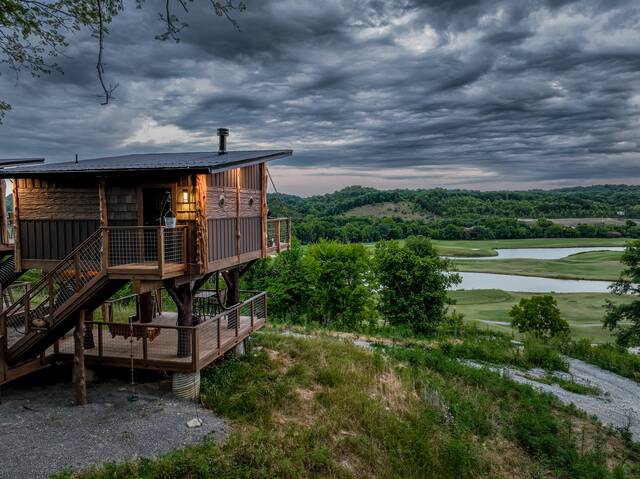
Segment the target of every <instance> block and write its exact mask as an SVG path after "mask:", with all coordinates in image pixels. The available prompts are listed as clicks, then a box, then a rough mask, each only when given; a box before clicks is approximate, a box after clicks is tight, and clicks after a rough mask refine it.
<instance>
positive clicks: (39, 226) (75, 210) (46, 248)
mask: <svg viewBox="0 0 640 479" xmlns="http://www.w3.org/2000/svg"><path fill="white" fill-rule="evenodd" d="M16 192H17V195H18V201H17V204H18V205H19V207H18V232H19V242H20V248H19V251H20V256H21V258H22V260H36V261H52V260H60V259H62V258H64V257H65V256H66V255H67V254H68V253H69V252H70V251H71V250H72V249H73V248H75V247H76V246H77V245H79V244H80V243H81V242H82V241H84V240H85V239H86V238H87V237H89V235H91V234H92V233H93V232H94V231H95V230H96V229H97V228H98V227H99V225H100V206H99V199H98V187H97V180H95V181H94V180H88V181H87V180H83V181H82V182H81V183H80V182H74V181H72V180H64V181H63V180H46V179H39V178H21V179H17V180H16Z"/></svg>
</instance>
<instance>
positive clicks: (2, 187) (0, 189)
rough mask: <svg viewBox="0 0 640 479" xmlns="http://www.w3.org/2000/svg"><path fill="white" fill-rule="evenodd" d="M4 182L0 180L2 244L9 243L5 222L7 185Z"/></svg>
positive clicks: (7, 228)
mask: <svg viewBox="0 0 640 479" xmlns="http://www.w3.org/2000/svg"><path fill="white" fill-rule="evenodd" d="M5 181H6V180H4V179H0V236H1V237H2V241H0V242H1V243H2V244H8V243H9V222H8V220H7V215H8V214H9V213H8V212H7V185H6V183H5Z"/></svg>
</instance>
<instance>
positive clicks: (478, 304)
mask: <svg viewBox="0 0 640 479" xmlns="http://www.w3.org/2000/svg"><path fill="white" fill-rule="evenodd" d="M534 295H535V294H534V293H508V292H506V291H501V290H495V289H482V290H479V289H478V290H473V291H453V292H451V293H450V296H451V297H452V298H453V299H455V300H456V304H455V305H454V306H452V308H453V309H455V310H456V311H458V312H460V313H463V314H464V315H465V320H467V321H469V322H472V323H476V324H478V325H479V326H480V327H486V328H489V329H493V330H497V331H502V332H512V331H513V330H512V328H511V326H508V325H503V324H500V323H509V322H510V321H511V319H510V318H509V310H510V309H511V307H512V306H513V305H514V304H516V303H517V302H518V301H520V299H521V298H525V297H530V296H534ZM552 296H553V297H554V298H555V299H556V301H557V302H558V307H559V308H560V312H561V314H562V317H563V318H564V319H566V320H567V321H568V322H569V325H570V326H571V335H572V337H573V338H574V339H580V338H588V339H589V340H590V341H592V342H594V343H604V342H611V341H613V337H612V336H611V334H610V333H609V331H608V330H605V329H602V318H603V316H604V309H603V305H604V303H605V300H606V299H611V300H613V301H614V302H617V303H620V302H630V301H631V298H620V297H617V296H614V295H610V294H603V293H571V294H552Z"/></svg>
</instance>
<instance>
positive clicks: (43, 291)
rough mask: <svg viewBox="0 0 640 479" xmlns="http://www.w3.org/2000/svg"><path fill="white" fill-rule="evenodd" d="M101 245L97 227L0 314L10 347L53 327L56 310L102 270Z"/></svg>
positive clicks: (1, 323) (0, 332) (1, 326)
mask: <svg viewBox="0 0 640 479" xmlns="http://www.w3.org/2000/svg"><path fill="white" fill-rule="evenodd" d="M102 245H103V230H102V229H98V230H97V231H95V232H94V233H93V234H92V235H91V236H89V237H88V238H87V239H86V240H85V241H83V242H82V243H81V244H80V245H79V246H78V247H77V248H75V249H74V250H73V251H72V252H71V253H69V255H67V256H66V257H65V258H64V259H63V260H62V261H60V262H59V263H58V264H57V265H56V267H55V268H53V269H52V270H51V271H50V272H48V273H47V274H45V275H44V276H43V277H42V278H41V279H40V280H39V281H38V282H36V283H35V284H34V285H33V286H32V287H31V288H29V289H28V290H27V291H26V292H25V294H24V295H22V297H21V298H19V299H18V300H16V302H15V303H13V304H12V305H10V306H9V307H8V308H7V309H6V310H4V311H3V312H2V314H0V334H2V335H3V336H4V337H5V338H6V341H7V346H11V344H13V343H15V342H16V341H17V340H19V339H20V338H21V337H22V336H24V335H25V334H27V333H28V332H30V331H31V330H34V329H35V330H39V329H45V328H49V327H51V326H53V324H54V322H55V312H56V310H57V309H58V308H59V307H61V306H62V305H63V304H64V303H65V302H66V301H67V300H68V299H69V298H71V297H72V296H73V295H74V294H76V293H77V292H79V291H80V290H81V289H82V288H83V287H84V286H85V285H86V284H87V283H89V282H90V281H91V280H93V279H94V278H95V277H97V276H98V275H99V274H100V273H101V272H102V271H103V267H102Z"/></svg>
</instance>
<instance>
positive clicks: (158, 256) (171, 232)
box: [105, 226, 187, 275]
mask: <svg viewBox="0 0 640 479" xmlns="http://www.w3.org/2000/svg"><path fill="white" fill-rule="evenodd" d="M105 230H106V231H107V235H106V238H105V241H106V243H107V247H106V248H105V251H106V252H108V253H107V255H106V258H105V264H106V265H107V268H108V269H109V271H110V272H111V271H115V270H118V271H122V272H125V271H128V272H131V273H135V272H136V271H139V272H141V273H153V272H157V273H158V274H160V275H164V274H166V273H169V272H179V271H184V270H186V268H187V227H186V226H178V227H176V228H166V227H164V226H115V227H108V228H105Z"/></svg>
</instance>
